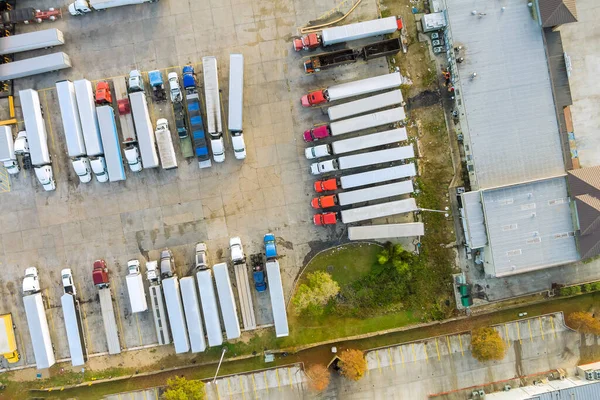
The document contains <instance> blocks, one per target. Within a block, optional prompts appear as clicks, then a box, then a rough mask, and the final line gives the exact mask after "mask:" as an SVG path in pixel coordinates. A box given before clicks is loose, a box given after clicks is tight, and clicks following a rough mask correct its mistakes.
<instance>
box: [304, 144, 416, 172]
mask: <svg viewBox="0 0 600 400" xmlns="http://www.w3.org/2000/svg"><path fill="white" fill-rule="evenodd" d="M414 157H415V152H414V149H413V146H412V145H408V146H402V147H394V148H391V149H385V150H378V151H371V152H367V153H360V154H354V155H351V156H343V157H339V158H337V159H333V160H327V161H321V162H319V163H313V164H311V166H310V172H311V174H313V175H321V174H324V173H327V172H332V171H337V170H345V169H351V168H359V167H365V166H367V165H375V164H383V163H387V162H393V161H400V160H407V159H409V158H414Z"/></svg>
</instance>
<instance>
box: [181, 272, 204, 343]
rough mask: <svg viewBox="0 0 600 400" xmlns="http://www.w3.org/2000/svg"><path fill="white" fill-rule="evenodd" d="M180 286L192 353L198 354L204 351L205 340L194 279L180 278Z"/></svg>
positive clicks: (188, 277) (190, 277)
mask: <svg viewBox="0 0 600 400" xmlns="http://www.w3.org/2000/svg"><path fill="white" fill-rule="evenodd" d="M180 286H181V298H182V299H183V309H184V311H185V321H186V323H187V330H188V334H189V337H190V345H191V348H192V353H199V352H202V351H204V350H206V339H204V329H202V316H201V315H200V305H199V303H198V294H197V292H196V290H197V289H196V282H195V281H194V277H192V276H187V277H185V278H181V280H180Z"/></svg>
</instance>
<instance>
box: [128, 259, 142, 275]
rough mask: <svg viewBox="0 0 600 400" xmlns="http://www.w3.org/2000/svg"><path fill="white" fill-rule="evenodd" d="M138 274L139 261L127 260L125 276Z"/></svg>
mask: <svg viewBox="0 0 600 400" xmlns="http://www.w3.org/2000/svg"><path fill="white" fill-rule="evenodd" d="M139 273H140V261H139V260H135V259H134V260H129V261H127V274H128V275H138V274H139Z"/></svg>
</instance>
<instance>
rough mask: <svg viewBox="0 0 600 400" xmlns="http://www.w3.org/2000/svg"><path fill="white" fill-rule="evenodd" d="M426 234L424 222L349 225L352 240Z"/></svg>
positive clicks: (349, 237)
mask: <svg viewBox="0 0 600 400" xmlns="http://www.w3.org/2000/svg"><path fill="white" fill-rule="evenodd" d="M424 234H425V225H424V224H423V223H422V222H409V223H406V224H382V225H365V226H349V227H348V239H350V240H377V239H389V238H400V237H415V236H423V235H424Z"/></svg>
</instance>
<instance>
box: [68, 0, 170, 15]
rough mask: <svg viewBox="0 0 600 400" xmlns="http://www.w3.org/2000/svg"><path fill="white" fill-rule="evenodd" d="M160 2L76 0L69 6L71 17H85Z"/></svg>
mask: <svg viewBox="0 0 600 400" xmlns="http://www.w3.org/2000/svg"><path fill="white" fill-rule="evenodd" d="M155 1H158V0H76V1H75V2H74V3H71V4H69V12H70V13H71V15H83V14H87V13H89V12H92V11H100V10H106V9H108V8H115V7H121V6H128V5H133V4H142V3H154V2H155Z"/></svg>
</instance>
